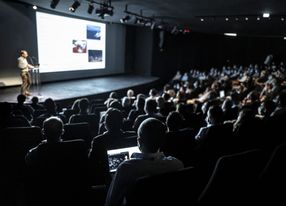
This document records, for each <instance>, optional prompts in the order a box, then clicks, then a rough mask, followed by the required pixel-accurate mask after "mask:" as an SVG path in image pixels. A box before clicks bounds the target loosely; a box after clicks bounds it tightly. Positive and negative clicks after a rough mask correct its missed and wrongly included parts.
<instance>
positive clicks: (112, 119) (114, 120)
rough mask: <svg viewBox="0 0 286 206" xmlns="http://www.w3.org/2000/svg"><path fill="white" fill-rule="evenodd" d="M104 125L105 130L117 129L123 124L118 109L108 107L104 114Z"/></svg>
mask: <svg viewBox="0 0 286 206" xmlns="http://www.w3.org/2000/svg"><path fill="white" fill-rule="evenodd" d="M104 125H105V128H106V130H107V131H109V132H113V131H119V130H120V129H121V128H122V126H123V114H122V112H121V111H120V110H118V109H115V108H109V109H108V110H107V111H106V114H105V121H104Z"/></svg>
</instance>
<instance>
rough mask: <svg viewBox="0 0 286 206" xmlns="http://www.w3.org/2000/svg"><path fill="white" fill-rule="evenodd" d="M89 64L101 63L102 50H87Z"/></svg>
mask: <svg viewBox="0 0 286 206" xmlns="http://www.w3.org/2000/svg"><path fill="white" fill-rule="evenodd" d="M88 61H89V62H102V50H88Z"/></svg>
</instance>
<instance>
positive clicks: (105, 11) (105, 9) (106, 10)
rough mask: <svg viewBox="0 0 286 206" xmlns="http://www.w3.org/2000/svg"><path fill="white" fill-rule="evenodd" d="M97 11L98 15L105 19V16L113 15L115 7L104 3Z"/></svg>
mask: <svg viewBox="0 0 286 206" xmlns="http://www.w3.org/2000/svg"><path fill="white" fill-rule="evenodd" d="M95 13H96V14H97V16H99V17H101V18H102V19H104V17H106V16H112V15H113V7H109V6H105V5H104V6H101V7H100V8H98V9H96V10H95Z"/></svg>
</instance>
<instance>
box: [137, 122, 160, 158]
mask: <svg viewBox="0 0 286 206" xmlns="http://www.w3.org/2000/svg"><path fill="white" fill-rule="evenodd" d="M137 133H138V138H137V143H138V146H139V149H140V151H141V152H142V153H155V152H158V150H159V149H160V147H161V145H162V141H163V139H164V136H165V133H166V126H165V125H164V124H163V123H162V122H161V121H159V120H157V119H155V118H148V119H146V120H144V121H143V122H142V123H141V124H140V126H139V128H138V131H137Z"/></svg>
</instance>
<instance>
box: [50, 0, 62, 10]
mask: <svg viewBox="0 0 286 206" xmlns="http://www.w3.org/2000/svg"><path fill="white" fill-rule="evenodd" d="M59 2H60V0H52V1H51V4H50V7H51V8H52V9H55V8H56V7H57V5H58V3H59Z"/></svg>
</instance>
